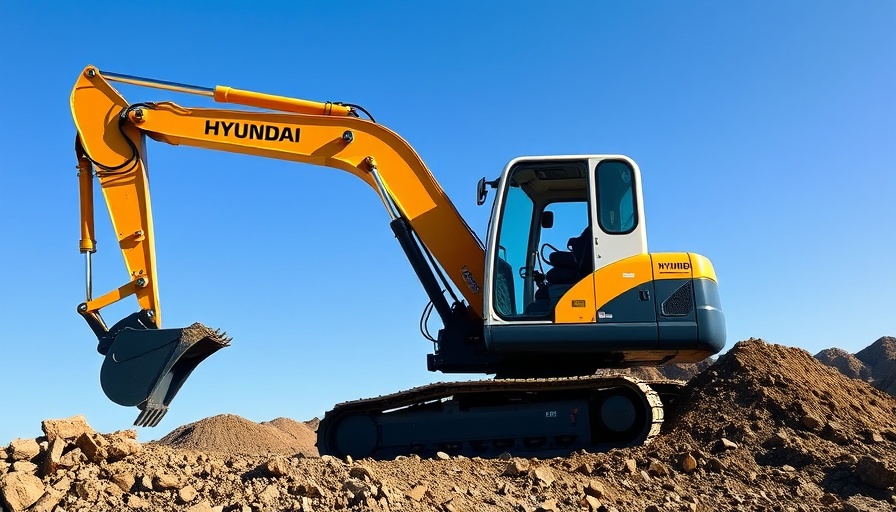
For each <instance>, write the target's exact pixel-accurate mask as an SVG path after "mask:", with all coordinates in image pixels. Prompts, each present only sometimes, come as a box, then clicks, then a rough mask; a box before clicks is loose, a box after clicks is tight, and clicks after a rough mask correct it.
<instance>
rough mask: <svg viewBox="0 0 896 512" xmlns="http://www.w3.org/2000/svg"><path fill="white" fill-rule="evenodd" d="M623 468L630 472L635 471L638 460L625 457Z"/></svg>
mask: <svg viewBox="0 0 896 512" xmlns="http://www.w3.org/2000/svg"><path fill="white" fill-rule="evenodd" d="M625 469H626V470H627V471H628V472H629V473H631V474H635V473H637V472H638V462H637V461H636V460H635V459H625Z"/></svg>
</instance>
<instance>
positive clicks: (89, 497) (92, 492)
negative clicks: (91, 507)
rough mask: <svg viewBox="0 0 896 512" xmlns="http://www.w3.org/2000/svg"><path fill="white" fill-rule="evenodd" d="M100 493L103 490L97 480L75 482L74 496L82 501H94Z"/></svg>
mask: <svg viewBox="0 0 896 512" xmlns="http://www.w3.org/2000/svg"><path fill="white" fill-rule="evenodd" d="M102 491H103V488H102V486H101V485H100V482H99V481H97V480H92V479H89V480H78V481H76V482H75V494H76V495H78V497H79V498H81V499H82V500H85V501H95V500H96V499H97V497H98V496H99V494H100V492H102Z"/></svg>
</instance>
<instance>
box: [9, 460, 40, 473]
mask: <svg viewBox="0 0 896 512" xmlns="http://www.w3.org/2000/svg"><path fill="white" fill-rule="evenodd" d="M12 470H13V471H16V472H19V473H30V474H32V475H37V464H35V463H33V462H29V461H27V460H17V461H15V462H13V463H12Z"/></svg>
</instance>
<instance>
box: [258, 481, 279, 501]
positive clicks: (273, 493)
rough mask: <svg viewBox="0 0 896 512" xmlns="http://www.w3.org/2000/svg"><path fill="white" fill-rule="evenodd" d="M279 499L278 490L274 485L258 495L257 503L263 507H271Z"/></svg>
mask: <svg viewBox="0 0 896 512" xmlns="http://www.w3.org/2000/svg"><path fill="white" fill-rule="evenodd" d="M278 498H280V490H279V489H278V488H277V486H276V485H273V484H272V485H269V486H267V487H265V488H264V490H262V491H261V492H260V493H258V501H260V502H261V503H262V504H264V505H272V504H274V503H276V501H277V499H278Z"/></svg>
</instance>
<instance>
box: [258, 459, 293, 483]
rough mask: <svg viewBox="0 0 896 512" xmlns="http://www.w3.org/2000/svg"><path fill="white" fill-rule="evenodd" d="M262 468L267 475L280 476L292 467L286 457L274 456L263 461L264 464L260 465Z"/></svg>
mask: <svg viewBox="0 0 896 512" xmlns="http://www.w3.org/2000/svg"><path fill="white" fill-rule="evenodd" d="M262 469H263V470H264V472H265V474H267V475H268V476H272V477H274V478H280V477H282V476H286V475H288V474H289V472H290V469H292V467H291V466H290V465H289V461H288V460H287V459H286V457H274V458H273V459H271V460H269V461H267V462H265V463H264V466H262Z"/></svg>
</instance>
